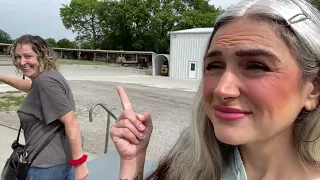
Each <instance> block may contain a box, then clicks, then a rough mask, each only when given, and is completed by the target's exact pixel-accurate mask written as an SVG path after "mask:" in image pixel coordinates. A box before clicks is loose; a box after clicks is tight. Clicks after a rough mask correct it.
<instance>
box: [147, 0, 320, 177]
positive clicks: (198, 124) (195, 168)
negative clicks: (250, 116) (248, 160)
mask: <svg viewBox="0 0 320 180" xmlns="http://www.w3.org/2000/svg"><path fill="white" fill-rule="evenodd" d="M297 14H298V15H299V14H300V17H299V16H297V17H295V15H297ZM241 17H245V18H251V19H256V20H259V21H264V22H266V23H270V24H271V25H273V26H274V27H275V29H276V30H277V31H278V33H279V37H280V38H282V39H283V40H284V41H285V42H286V43H287V45H288V46H289V47H290V48H292V49H293V51H294V52H295V53H296V57H297V61H298V64H299V66H300V71H301V79H302V80H303V81H302V82H305V81H311V82H313V81H314V80H316V79H317V78H319V67H320V29H319V27H320V19H319V17H320V13H319V12H318V11H317V10H316V9H315V8H314V7H312V5H310V4H309V3H308V2H306V1H304V0H281V1H276V0H244V1H241V2H240V3H238V4H236V5H234V6H232V7H231V8H229V9H228V10H226V12H224V14H222V15H221V16H220V17H219V18H218V19H217V22H216V24H215V26H214V31H213V33H212V36H211V38H210V40H209V42H208V46H207V51H208V49H209V46H210V44H211V41H212V37H213V36H214V35H215V33H216V32H217V31H218V29H220V28H221V27H222V26H224V25H225V24H227V23H229V22H230V21H231V20H233V19H237V18H241ZM292 17H294V18H292ZM203 69H204V68H203ZM202 88H203V80H202V81H201V84H200V87H199V90H198V92H197V94H196V98H195V105H194V110H193V112H192V119H191V124H190V128H189V129H187V130H186V131H185V132H184V133H183V134H182V135H181V137H180V139H179V140H178V141H177V143H176V144H175V145H174V147H173V148H172V149H171V151H169V153H168V154H166V156H164V157H163V158H162V159H161V160H160V162H159V165H158V167H157V168H156V169H155V171H154V172H153V173H152V174H151V175H150V176H149V177H148V178H147V179H155V180H157V179H158V180H160V179H161V180H195V179H197V180H207V179H210V180H220V179H221V176H222V172H223V167H226V166H228V164H227V158H228V156H229V154H230V153H232V152H233V150H234V148H235V147H233V146H231V145H227V144H224V143H222V142H220V141H219V140H218V139H217V138H216V137H215V134H214V127H213V125H212V123H211V121H210V119H209V118H208V117H207V115H206V112H205V108H204V102H203V94H202ZM319 118H320V112H319V111H318V110H314V111H312V112H310V111H306V110H305V109H302V110H301V112H300V114H299V116H298V117H297V119H296V121H295V123H294V132H295V133H294V137H293V138H294V148H295V149H296V151H297V152H298V154H299V156H300V158H301V159H302V160H303V161H304V162H307V163H314V162H317V161H320V141H319V140H318V141H317V139H319V136H320V131H319V129H320V119H319Z"/></svg>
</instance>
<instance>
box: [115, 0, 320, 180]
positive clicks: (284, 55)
mask: <svg viewBox="0 0 320 180" xmlns="http://www.w3.org/2000/svg"><path fill="white" fill-rule="evenodd" d="M319 27H320V13H319V11H318V10H317V9H316V8H315V7H313V6H312V5H311V4H309V3H308V1H306V0H243V1H241V2H239V3H238V4H236V5H234V6H232V7H230V8H229V9H227V10H226V11H225V12H224V13H223V14H222V15H221V16H220V17H219V18H218V19H217V22H216V23H215V25H214V30H213V33H212V36H211V38H210V39H209V42H208V46H207V49H206V51H205V54H204V59H203V76H202V80H201V83H200V88H199V90H198V92H197V96H196V103H195V105H194V111H193V116H192V119H191V121H190V128H189V129H188V130H187V131H185V133H183V135H182V136H181V138H180V139H179V140H178V141H177V143H176V144H175V145H174V147H173V148H172V149H171V150H170V151H169V153H167V154H166V156H164V157H163V158H162V159H161V160H160V161H159V164H158V166H157V167H156V168H155V170H154V172H152V173H151V174H150V175H149V176H148V177H147V179H150V180H151V179H154V180H221V179H223V180H259V179H266V180H311V179H316V178H318V179H320V168H319V166H318V163H319V162H320V110H319V99H320V28H319ZM118 92H119V95H120V97H121V102H122V105H123V108H124V111H123V113H122V115H121V116H120V118H119V120H118V121H117V122H116V124H115V125H113V127H112V129H111V136H112V139H113V141H114V144H115V146H116V148H117V150H118V152H119V155H120V159H121V162H120V179H128V180H133V179H142V173H143V167H144V161H145V157H146V151H147V146H148V142H149V140H150V136H151V133H152V129H153V126H152V121H151V117H150V115H149V114H136V113H135V112H134V111H133V110H132V107H131V104H130V102H129V100H128V97H127V96H126V94H125V92H124V90H123V89H122V88H121V87H119V88H118ZM159 120H161V119H159ZM159 128H162V127H159ZM163 136H165V135H163Z"/></svg>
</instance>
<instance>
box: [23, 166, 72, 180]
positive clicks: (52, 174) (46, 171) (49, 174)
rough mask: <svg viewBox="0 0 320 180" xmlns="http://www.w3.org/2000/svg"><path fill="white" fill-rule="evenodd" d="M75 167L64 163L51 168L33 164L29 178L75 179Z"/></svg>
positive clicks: (41, 179) (31, 179)
mask: <svg viewBox="0 0 320 180" xmlns="http://www.w3.org/2000/svg"><path fill="white" fill-rule="evenodd" d="M74 179H75V177H74V168H73V167H72V166H70V165H69V164H62V165H58V166H54V167H50V168H38V167H33V166H31V167H30V169H29V172H28V179H27V180H74Z"/></svg>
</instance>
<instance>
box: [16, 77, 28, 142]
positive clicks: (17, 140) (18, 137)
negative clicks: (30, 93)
mask: <svg viewBox="0 0 320 180" xmlns="http://www.w3.org/2000/svg"><path fill="white" fill-rule="evenodd" d="M22 79H26V76H25V75H23V76H22ZM21 129H22V128H21V125H20V127H19V132H18V136H17V139H16V143H19V139H20V133H21Z"/></svg>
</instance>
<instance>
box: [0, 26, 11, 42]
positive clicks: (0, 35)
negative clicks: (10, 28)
mask: <svg viewBox="0 0 320 180" xmlns="http://www.w3.org/2000/svg"><path fill="white" fill-rule="evenodd" d="M0 43H12V40H11V37H10V35H9V34H8V33H7V32H4V31H3V30H1V29H0Z"/></svg>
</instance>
